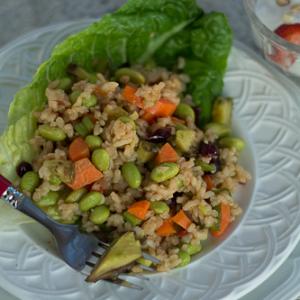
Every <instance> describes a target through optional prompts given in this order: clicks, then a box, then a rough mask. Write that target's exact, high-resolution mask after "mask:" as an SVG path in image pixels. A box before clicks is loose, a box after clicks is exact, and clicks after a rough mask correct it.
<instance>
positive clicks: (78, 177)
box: [68, 158, 103, 190]
mask: <svg viewBox="0 0 300 300" xmlns="http://www.w3.org/2000/svg"><path fill="white" fill-rule="evenodd" d="M74 165H75V175H74V180H73V182H72V183H69V184H68V186H69V187H70V188H71V189H73V190H78V189H80V188H82V187H84V186H86V185H89V184H91V183H93V182H95V181H97V180H99V179H101V178H102V177H103V174H102V173H101V172H100V171H99V170H98V169H97V168H96V167H95V166H94V165H93V164H92V163H91V161H90V160H89V159H88V158H82V159H80V160H77V161H75V162H74Z"/></svg>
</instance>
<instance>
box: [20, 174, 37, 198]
mask: <svg viewBox="0 0 300 300" xmlns="http://www.w3.org/2000/svg"><path fill="white" fill-rule="evenodd" d="M39 182H40V178H39V175H38V173H36V172H34V171H29V172H27V173H25V174H24V175H23V177H22V179H21V182H20V189H21V191H22V192H24V191H26V192H30V193H33V192H34V190H35V189H36V188H37V186H38V185H39Z"/></svg>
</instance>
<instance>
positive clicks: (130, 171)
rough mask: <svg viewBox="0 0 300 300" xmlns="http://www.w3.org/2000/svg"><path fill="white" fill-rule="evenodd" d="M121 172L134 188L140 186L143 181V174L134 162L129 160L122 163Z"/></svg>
mask: <svg viewBox="0 0 300 300" xmlns="http://www.w3.org/2000/svg"><path fill="white" fill-rule="evenodd" d="M121 173H122V176H123V178H124V179H125V181H126V182H127V183H128V185H129V186H130V187H132V188H133V189H137V188H139V187H140V185H141V183H142V174H141V172H140V170H139V169H138V167H137V166H136V165H135V164H134V163H133V162H127V163H125V164H123V165H122V168H121Z"/></svg>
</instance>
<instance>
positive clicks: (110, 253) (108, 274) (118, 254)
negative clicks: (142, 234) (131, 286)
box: [86, 232, 142, 282]
mask: <svg viewBox="0 0 300 300" xmlns="http://www.w3.org/2000/svg"><path fill="white" fill-rule="evenodd" d="M141 256H142V250H141V244H140V242H139V241H137V240H136V239H135V236H134V233H133V232H126V233H124V234H123V235H122V236H121V237H120V238H119V239H117V240H116V241H115V242H114V243H113V244H112V245H111V246H110V248H109V249H108V250H107V252H106V253H105V254H104V255H103V256H102V257H101V259H100V260H99V262H98V264H97V265H96V266H95V267H94V269H93V270H92V272H91V274H90V275H89V276H88V277H87V279H86V281H87V282H96V281H98V280H101V279H111V278H114V277H115V276H116V273H117V271H119V270H120V269H122V270H123V269H124V268H125V267H127V266H129V265H130V264H132V263H133V262H134V261H135V260H137V259H138V258H140V257H141Z"/></svg>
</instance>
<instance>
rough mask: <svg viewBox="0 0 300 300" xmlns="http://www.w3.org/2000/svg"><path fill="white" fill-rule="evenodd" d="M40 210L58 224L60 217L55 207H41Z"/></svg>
mask: <svg viewBox="0 0 300 300" xmlns="http://www.w3.org/2000/svg"><path fill="white" fill-rule="evenodd" d="M41 209H42V210H43V211H44V212H45V213H46V214H47V215H48V216H49V217H50V218H52V219H53V220H55V221H58V222H60V221H61V216H60V213H59V211H58V208H57V206H56V205H53V206H48V207H41Z"/></svg>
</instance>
